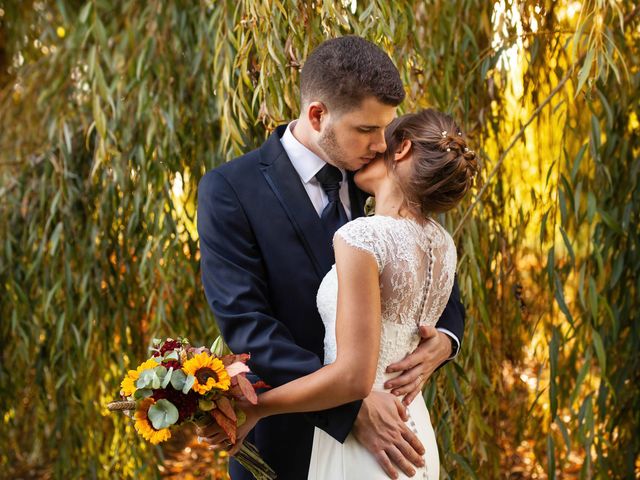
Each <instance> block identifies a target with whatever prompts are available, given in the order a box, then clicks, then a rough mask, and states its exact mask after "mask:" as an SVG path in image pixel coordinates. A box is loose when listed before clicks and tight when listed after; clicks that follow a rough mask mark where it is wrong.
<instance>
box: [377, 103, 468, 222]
mask: <svg viewBox="0 0 640 480" xmlns="http://www.w3.org/2000/svg"><path fill="white" fill-rule="evenodd" d="M385 140H386V142H387V152H386V154H385V162H386V165H387V168H388V169H389V170H394V165H395V161H394V154H395V152H396V151H397V150H398V149H399V148H400V146H401V145H402V143H403V142H404V141H405V140H410V141H411V150H410V152H411V155H412V156H413V165H412V167H411V171H410V173H409V175H408V178H406V179H403V181H402V182H401V183H400V186H401V188H402V190H403V193H404V195H405V198H406V200H407V203H408V204H409V207H410V208H411V209H412V210H414V209H416V210H418V211H419V212H420V213H421V214H422V215H423V216H425V217H427V216H429V215H430V214H435V213H443V212H446V211H448V210H451V209H452V208H454V207H455V206H456V205H457V204H458V202H460V200H462V198H463V197H464V195H465V194H466V193H467V191H468V190H469V189H470V188H471V185H472V184H473V180H474V177H475V175H476V173H477V172H478V161H477V159H476V154H475V152H474V151H473V150H471V149H470V148H468V147H467V142H466V140H465V138H464V136H463V135H462V131H461V130H460V127H458V125H457V124H456V123H455V122H454V121H453V119H452V118H451V117H450V116H449V115H446V114H444V113H441V112H439V111H437V110H433V109H431V108H430V109H427V110H422V111H420V112H418V113H412V114H408V115H403V116H402V117H398V118H396V119H395V120H394V121H393V122H391V124H390V125H389V126H388V127H387V129H386V131H385Z"/></svg>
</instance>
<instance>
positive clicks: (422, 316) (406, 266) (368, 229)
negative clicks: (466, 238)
mask: <svg viewBox="0 0 640 480" xmlns="http://www.w3.org/2000/svg"><path fill="white" fill-rule="evenodd" d="M336 235H337V236H339V237H340V238H342V239H343V240H344V241H345V242H346V243H347V244H348V245H350V246H352V247H354V248H358V249H360V250H364V251H366V252H369V253H370V254H372V255H373V256H374V257H375V259H376V263H377V264H378V271H379V272H380V295H381V307H382V332H381V338H380V356H379V360H378V370H377V375H376V383H379V382H383V380H385V378H384V371H385V369H386V367H387V366H388V365H389V364H390V363H393V362H395V361H398V360H400V359H402V358H404V356H405V355H407V354H408V353H410V352H411V351H413V350H414V349H415V347H416V346H417V344H418V342H419V340H420V337H419V334H418V327H419V325H435V323H436V322H437V321H438V319H439V318H440V315H441V314H442V312H443V310H444V308H445V306H446V304H447V301H448V299H449V296H450V294H451V289H452V287H453V279H454V275H455V268H456V250H455V246H454V244H453V240H452V238H451V236H450V235H449V234H448V233H447V231H446V230H445V229H444V228H443V227H442V226H440V225H439V224H438V223H437V222H435V221H428V222H426V223H425V224H424V225H421V224H419V223H417V222H415V221H413V220H410V219H396V218H393V217H385V216H373V217H363V218H358V219H356V220H354V221H352V222H349V223H347V224H346V225H344V226H343V227H342V228H340V229H339V230H338V231H337V232H336ZM337 288H338V285H337V275H336V272H335V268H334V269H332V270H331V272H329V273H328V274H327V276H326V277H325V278H324V280H323V281H322V284H321V285H320V289H319V291H318V309H319V311H320V315H321V317H322V320H323V322H324V323H325V329H326V334H325V364H326V363H331V362H333V361H335V358H336V342H335V317H336V303H337Z"/></svg>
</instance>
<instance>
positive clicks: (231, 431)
mask: <svg viewBox="0 0 640 480" xmlns="http://www.w3.org/2000/svg"><path fill="white" fill-rule="evenodd" d="M211 414H212V415H213V418H215V419H216V422H218V425H220V428H222V430H224V433H226V434H227V437H229V441H230V442H231V443H236V429H237V427H236V422H235V421H231V419H230V418H229V417H227V416H226V415H225V414H224V413H222V410H220V409H219V408H215V409H213V410H212V411H211Z"/></svg>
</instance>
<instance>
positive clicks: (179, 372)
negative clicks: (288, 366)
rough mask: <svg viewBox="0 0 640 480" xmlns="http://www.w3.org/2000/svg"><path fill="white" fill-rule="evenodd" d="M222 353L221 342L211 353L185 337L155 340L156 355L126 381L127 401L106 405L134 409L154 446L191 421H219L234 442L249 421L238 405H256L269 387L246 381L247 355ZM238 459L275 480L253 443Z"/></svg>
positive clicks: (260, 477) (140, 428) (140, 429)
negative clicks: (258, 390) (259, 390)
mask: <svg viewBox="0 0 640 480" xmlns="http://www.w3.org/2000/svg"><path fill="white" fill-rule="evenodd" d="M223 349H224V344H223V342H222V339H221V338H218V339H217V340H216V342H214V344H213V345H212V346H211V349H208V348H205V347H198V348H195V347H192V346H191V345H190V344H189V342H188V341H187V340H186V339H180V338H179V339H177V340H173V339H171V338H168V339H166V340H164V341H161V340H158V339H154V341H153V346H152V348H151V351H152V352H153V356H152V357H151V358H149V359H148V360H146V361H145V362H143V363H142V364H141V365H140V366H138V368H137V369H136V370H129V372H128V373H127V375H126V376H125V378H124V380H123V381H122V383H121V385H120V386H121V390H120V394H121V396H122V398H123V401H117V402H112V403H110V404H109V405H108V406H107V407H108V408H109V410H112V411H114V410H125V411H126V410H129V411H134V414H133V417H134V419H135V429H136V431H137V432H138V433H139V434H140V435H142V437H143V438H144V439H145V440H148V441H150V442H151V443H153V444H154V445H155V444H158V443H160V442H164V441H165V440H167V439H169V438H171V429H172V428H174V427H175V426H176V425H181V424H183V423H184V422H187V421H191V422H194V423H195V424H196V425H203V424H207V423H211V422H215V423H216V424H217V425H219V427H220V428H221V429H222V430H223V431H224V432H225V434H226V435H227V437H228V438H229V442H231V444H235V443H236V434H237V429H238V427H239V426H240V425H242V424H243V422H244V420H245V418H244V414H243V412H242V410H240V409H239V408H238V407H237V405H236V403H237V402H240V401H242V402H249V403H251V404H256V403H257V401H258V397H257V395H256V393H255V388H260V387H265V386H266V385H264V383H262V382H259V383H260V385H258V384H255V385H252V384H251V382H250V381H249V380H248V379H247V378H246V374H247V372H249V367H247V361H248V360H249V355H248V354H240V355H233V354H229V355H223V354H222V352H223ZM235 458H236V459H237V460H238V461H239V462H240V463H241V464H242V465H243V466H244V467H245V468H246V469H247V470H249V471H250V472H251V473H252V474H253V475H254V476H255V477H256V479H258V480H263V479H264V480H271V479H274V478H276V476H275V473H274V472H273V470H272V469H271V468H270V467H269V466H268V465H267V464H266V463H265V462H264V460H262V458H260V455H259V454H258V451H257V450H256V448H255V447H254V446H253V445H251V444H250V443H248V442H245V443H244V444H243V445H242V447H241V448H240V450H239V451H238V453H237V454H236V456H235Z"/></svg>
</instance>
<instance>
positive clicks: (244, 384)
mask: <svg viewBox="0 0 640 480" xmlns="http://www.w3.org/2000/svg"><path fill="white" fill-rule="evenodd" d="M235 378H237V379H238V385H239V386H240V388H241V389H242V393H243V394H244V396H245V398H246V399H247V400H248V401H249V402H251V403H252V404H254V405H255V404H256V403H258V396H257V395H256V391H255V390H254V389H253V385H251V382H250V381H249V380H247V379H246V378H245V376H244V375H237V376H236V377H235Z"/></svg>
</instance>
